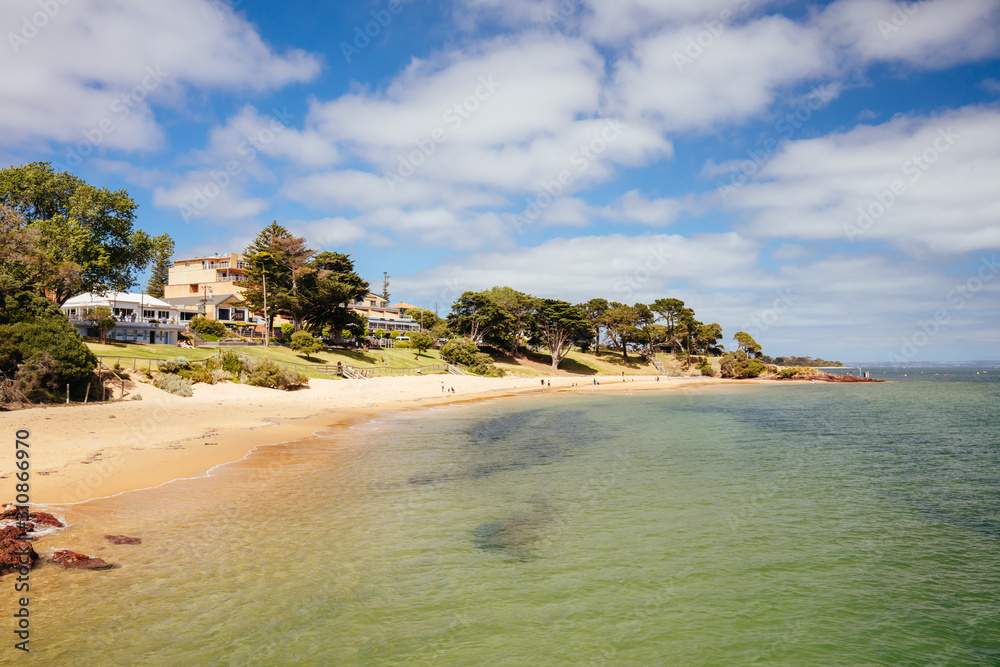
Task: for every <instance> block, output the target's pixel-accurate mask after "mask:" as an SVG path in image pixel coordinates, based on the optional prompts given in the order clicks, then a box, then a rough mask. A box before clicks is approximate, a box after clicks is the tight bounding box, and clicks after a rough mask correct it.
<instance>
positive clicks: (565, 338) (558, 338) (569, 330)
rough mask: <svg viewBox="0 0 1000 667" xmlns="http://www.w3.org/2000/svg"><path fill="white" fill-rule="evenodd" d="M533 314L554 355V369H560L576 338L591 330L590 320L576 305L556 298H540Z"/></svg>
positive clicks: (537, 326)
mask: <svg viewBox="0 0 1000 667" xmlns="http://www.w3.org/2000/svg"><path fill="white" fill-rule="evenodd" d="M533 314H534V326H535V329H536V330H537V332H538V335H539V337H540V338H541V339H542V340H544V341H545V344H546V345H547V346H548V348H549V354H550V355H551V356H552V370H558V369H559V364H561V363H562V361H563V359H565V358H566V354H567V353H568V352H569V350H570V344H571V343H572V341H573V340H574V338H576V337H577V336H579V335H582V334H583V333H584V332H588V331H590V322H588V321H587V318H586V317H585V316H584V314H583V313H581V312H580V310H579V309H578V308H577V307H576V306H573V305H571V304H569V303H567V302H566V301H558V300H556V299H540V300H539V301H538V302H537V304H536V306H535V309H534V313H533Z"/></svg>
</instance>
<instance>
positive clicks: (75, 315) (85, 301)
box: [60, 292, 185, 345]
mask: <svg viewBox="0 0 1000 667" xmlns="http://www.w3.org/2000/svg"><path fill="white" fill-rule="evenodd" d="M100 307H104V308H108V309H110V310H111V312H112V313H113V314H114V316H115V319H116V320H117V324H115V327H114V328H113V329H112V330H111V331H109V332H108V333H107V334H105V337H106V338H107V339H108V340H118V341H123V342H132V343H159V344H163V345H174V344H175V343H177V333H178V332H180V331H184V329H185V325H184V324H183V323H182V322H181V315H180V310H179V309H178V308H177V307H176V306H173V305H171V304H169V303H167V302H166V301H163V300H161V299H157V298H155V297H152V296H149V295H148V294H127V293H125V292H109V293H108V294H107V295H100V294H91V293H90V292H84V293H83V294H78V295H77V296H74V297H72V298H71V299H67V300H66V302H65V303H63V305H62V306H61V307H60V309H61V310H62V312H63V314H64V315H66V317H67V318H69V321H70V324H72V325H73V326H75V327H76V330H77V331H78V332H79V333H80V335H81V336H90V337H92V338H96V337H97V336H98V331H97V328H96V327H94V325H93V324H92V323H91V322H90V321H89V320H88V319H87V318H88V316H89V314H90V313H91V312H92V311H93V310H94V309H95V308H100Z"/></svg>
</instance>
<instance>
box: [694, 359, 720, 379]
mask: <svg viewBox="0 0 1000 667" xmlns="http://www.w3.org/2000/svg"><path fill="white" fill-rule="evenodd" d="M695 369H697V370H699V371H701V374H702V375H705V376H708V377H715V369H714V368H712V363H711V362H710V361H708V360H707V359H703V360H702V361H701V363H699V364H698V365H697V366H695Z"/></svg>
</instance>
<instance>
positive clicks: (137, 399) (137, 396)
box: [132, 394, 142, 401]
mask: <svg viewBox="0 0 1000 667" xmlns="http://www.w3.org/2000/svg"><path fill="white" fill-rule="evenodd" d="M132 400H133V401H141V400H142V394H133V395H132Z"/></svg>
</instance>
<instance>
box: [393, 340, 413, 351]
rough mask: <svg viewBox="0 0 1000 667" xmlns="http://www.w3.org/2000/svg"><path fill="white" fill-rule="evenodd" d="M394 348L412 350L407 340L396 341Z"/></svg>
mask: <svg viewBox="0 0 1000 667" xmlns="http://www.w3.org/2000/svg"><path fill="white" fill-rule="evenodd" d="M396 348H397V349H400V350H411V349H413V345H411V344H410V341H408V340H397V341H396Z"/></svg>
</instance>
